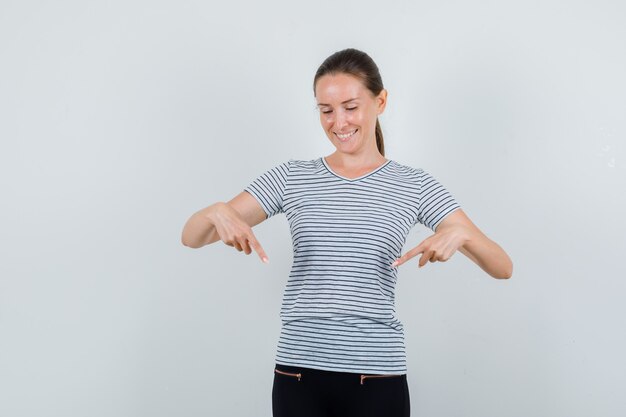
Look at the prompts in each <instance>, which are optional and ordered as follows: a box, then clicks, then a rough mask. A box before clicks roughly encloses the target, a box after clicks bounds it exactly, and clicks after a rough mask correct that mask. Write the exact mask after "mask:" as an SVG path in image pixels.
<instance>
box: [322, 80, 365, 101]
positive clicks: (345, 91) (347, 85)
mask: <svg viewBox="0 0 626 417" xmlns="http://www.w3.org/2000/svg"><path fill="white" fill-rule="evenodd" d="M363 89H364V87H363V84H362V83H361V82H360V81H359V80H358V79H356V78H355V77H351V76H347V75H335V76H329V75H325V76H323V77H321V78H320V79H319V80H318V81H317V85H316V88H315V90H316V98H317V100H318V105H320V106H322V105H325V104H331V102H336V103H338V104H342V103H344V102H347V101H350V100H353V99H358V98H361V97H362V96H363Z"/></svg>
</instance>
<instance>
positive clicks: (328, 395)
mask: <svg viewBox="0 0 626 417" xmlns="http://www.w3.org/2000/svg"><path fill="white" fill-rule="evenodd" d="M272 413H273V416H274V417H409V416H410V398H409V386H408V383H407V379H406V374H394V375H379V376H375V374H366V375H365V376H362V375H361V374H357V373H352V372H335V371H323V370H319V369H312V368H303V367H299V366H287V365H281V364H276V366H275V369H274V385H273V387H272Z"/></svg>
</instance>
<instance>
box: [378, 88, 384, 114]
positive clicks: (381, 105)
mask: <svg viewBox="0 0 626 417" xmlns="http://www.w3.org/2000/svg"><path fill="white" fill-rule="evenodd" d="M376 102H377V103H378V114H381V113H382V112H384V111H385V106H386V105H387V90H386V89H384V88H383V89H382V90H380V93H378V96H377V97H376Z"/></svg>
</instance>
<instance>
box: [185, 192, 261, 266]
mask: <svg viewBox="0 0 626 417" xmlns="http://www.w3.org/2000/svg"><path fill="white" fill-rule="evenodd" d="M266 218H267V215H266V214H265V212H264V211H263V208H262V207H261V205H260V204H259V202H258V201H257V200H256V198H254V197H253V196H252V195H251V194H250V193H248V192H247V191H242V192H241V193H239V194H238V195H237V196H235V197H234V198H233V199H232V200H230V201H228V202H226V203H224V202H217V203H215V204H212V205H210V206H208V207H205V208H203V209H202V210H200V211H197V212H196V213H194V214H193V215H192V216H191V217H190V218H189V220H187V223H185V226H184V228H183V232H182V236H181V242H182V244H183V245H185V246H188V247H190V248H201V247H203V246H205V245H209V244H211V243H214V242H217V241H218V240H222V241H223V242H224V243H225V244H227V245H229V246H233V247H234V248H235V249H237V250H238V251H240V252H241V251H244V252H245V253H246V254H250V253H251V252H252V250H251V248H250V247H252V249H254V250H256V252H257V253H258V254H259V256H260V257H261V259H263V257H265V256H266V255H265V252H264V251H263V248H262V247H261V245H260V243H259V242H258V241H257V239H256V237H255V236H254V233H253V232H252V227H254V226H256V225H257V224H259V223H261V222H263V221H264V220H265V219H266Z"/></svg>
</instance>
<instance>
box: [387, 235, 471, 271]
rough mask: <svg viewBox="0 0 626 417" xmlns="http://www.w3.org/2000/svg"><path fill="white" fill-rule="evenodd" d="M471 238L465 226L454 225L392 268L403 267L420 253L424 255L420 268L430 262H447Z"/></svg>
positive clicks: (421, 244)
mask: <svg viewBox="0 0 626 417" xmlns="http://www.w3.org/2000/svg"><path fill="white" fill-rule="evenodd" d="M469 237H470V231H469V229H468V228H467V227H465V226H462V225H454V226H453V227H447V228H445V229H443V230H441V231H438V232H435V234H434V235H431V236H429V237H428V238H426V239H424V240H423V241H422V243H420V244H419V245H417V246H416V247H414V248H413V249H411V250H409V251H408V252H407V253H405V254H404V255H402V256H401V257H399V258H398V259H397V260H396V261H395V262H394V263H393V264H391V266H392V267H396V266H399V265H402V264H403V263H405V262H406V261H408V260H409V259H411V258H413V257H414V256H417V255H419V254H420V253H421V254H423V255H422V256H421V257H420V260H419V267H420V268H421V267H423V266H424V265H426V262H428V261H430V262H437V261H439V262H445V261H447V260H448V259H450V258H451V257H452V255H454V253H455V252H456V251H457V250H458V249H459V248H460V247H461V246H463V244H464V243H465V242H467V241H468V239H469Z"/></svg>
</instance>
